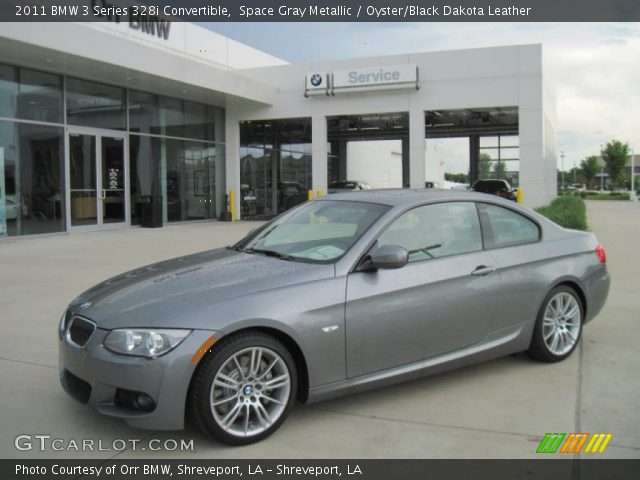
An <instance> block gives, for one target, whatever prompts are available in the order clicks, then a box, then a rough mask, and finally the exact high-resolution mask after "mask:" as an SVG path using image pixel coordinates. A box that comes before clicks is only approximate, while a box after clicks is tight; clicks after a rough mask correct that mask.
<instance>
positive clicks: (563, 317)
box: [529, 285, 583, 362]
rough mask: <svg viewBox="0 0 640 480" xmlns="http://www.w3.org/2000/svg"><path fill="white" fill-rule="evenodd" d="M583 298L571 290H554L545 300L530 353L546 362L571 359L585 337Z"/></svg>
mask: <svg viewBox="0 0 640 480" xmlns="http://www.w3.org/2000/svg"><path fill="white" fill-rule="evenodd" d="M582 317H583V311H582V304H581V302H580V298H579V297H578V295H577V294H576V292H575V290H573V289H572V288H571V287H568V286H565V285H562V286H560V287H556V288H554V289H553V290H552V291H551V292H550V293H549V295H547V297H546V298H545V300H544V302H543V304H542V308H541V309H540V313H539V314H538V319H537V321H536V326H535V330H534V333H533V339H532V342H531V348H530V349H529V353H530V354H531V355H532V356H533V357H535V358H537V359H538V360H543V361H546V362H557V361H559V360H563V359H565V358H566V357H568V356H569V355H570V354H571V352H572V351H573V350H574V349H575V348H576V345H577V344H578V341H579V340H580V334H581V333H582V320H583V318H582Z"/></svg>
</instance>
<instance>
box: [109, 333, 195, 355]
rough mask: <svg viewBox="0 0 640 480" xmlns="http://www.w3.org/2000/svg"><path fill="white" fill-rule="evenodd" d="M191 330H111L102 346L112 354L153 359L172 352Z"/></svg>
mask: <svg viewBox="0 0 640 480" xmlns="http://www.w3.org/2000/svg"><path fill="white" fill-rule="evenodd" d="M190 333H191V330H174V329H150V328H149V329H147V328H123V329H118V330H112V331H111V333H109V335H107V338H105V339H104V346H105V347H106V348H107V349H108V350H111V351H112V352H114V353H120V354H122V355H135V356H138V357H147V358H154V357H158V356H160V355H164V354H165V353H167V352H169V351H171V350H173V349H174V348H175V347H177V346H178V345H179V344H180V342H182V341H183V340H184V339H185V338H187V336H188V335H189V334H190Z"/></svg>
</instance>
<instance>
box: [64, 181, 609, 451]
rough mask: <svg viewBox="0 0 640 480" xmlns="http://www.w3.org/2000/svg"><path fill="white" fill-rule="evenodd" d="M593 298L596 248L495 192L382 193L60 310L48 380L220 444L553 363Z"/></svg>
mask: <svg viewBox="0 0 640 480" xmlns="http://www.w3.org/2000/svg"><path fill="white" fill-rule="evenodd" d="M608 291H609V274H608V273H607V268H606V255H605V251H604V249H603V248H602V246H601V245H599V244H598V242H597V240H596V238H595V237H594V235H592V234H590V233H585V232H579V231H573V230H567V229H564V228H561V227H559V226H558V225H556V224H555V223H553V222H551V221H549V220H547V219H545V218H543V217H542V216H540V215H538V214H536V213H535V212H533V211H531V210H529V209H527V208H523V207H521V206H519V205H516V204H514V203H513V202H509V201H507V200H503V199H500V198H498V197H495V196H491V195H487V194H482V193H473V192H459V191H434V190H429V191H415V190H386V191H367V192H357V193H341V194H334V195H331V196H329V197H327V198H325V199H322V200H317V201H313V202H310V203H306V204H303V205H301V206H299V207H296V208H294V209H292V210H290V211H288V212H286V213H284V214H282V215H281V216H279V217H277V218H276V219H274V220H273V221H271V222H270V223H267V224H265V225H264V226H262V227H261V228H260V229H258V230H256V231H254V232H252V233H250V234H249V235H248V236H247V237H246V238H244V239H243V240H241V241H240V242H239V243H237V244H236V245H233V246H231V247H228V248H222V249H216V250H211V251H205V252H202V253H197V254H194V255H189V256H186V257H181V258H175V259H172V260H167V261H164V262H160V263H156V264H153V265H149V266H147V267H143V268H139V269H136V270H133V271H130V272H128V273H124V274H122V275H119V276H117V277H114V278H112V279H110V280H107V281H105V282H103V283H101V284H99V285H96V286H95V287H93V288H91V289H90V290H88V291H86V292H85V293H83V294H82V295H80V296H79V297H78V298H77V299H75V300H74V301H73V302H72V303H71V304H70V305H69V308H68V310H67V311H66V312H65V313H64V315H63V316H62V318H61V320H60V326H59V332H58V334H59V345H60V376H61V381H62V385H63V386H64V388H65V390H66V391H67V392H68V393H69V394H70V395H71V396H72V397H73V398H75V399H76V400H79V401H80V402H82V403H85V404H88V405H91V406H93V407H95V408H96V409H98V410H99V411H100V412H102V413H104V414H107V415H112V416H115V417H120V418H123V419H125V420H126V421H127V422H128V423H129V424H131V425H133V426H136V427H142V428H153V429H180V428H183V426H184V422H185V416H186V415H187V414H190V415H191V416H192V418H193V419H194V420H195V423H197V424H198V425H199V426H200V427H201V428H202V429H203V430H204V431H205V432H207V433H209V434H210V435H212V436H213V437H215V438H217V439H219V440H222V441H224V442H228V443H232V444H246V443H251V442H255V441H258V440H261V439H263V438H265V437H267V436H268V435H270V434H272V433H273V432H274V431H275V430H277V429H278V427H280V425H281V424H282V422H283V421H284V420H285V418H286V416H287V414H288V412H289V410H290V408H291V406H292V404H293V402H294V401H295V400H296V399H298V400H300V401H302V402H317V401H320V400H324V399H328V398H331V397H335V396H338V395H342V394H346V393H351V392H356V391H360V390H363V389H366V388H372V387H378V386H383V385H388V384H391V383H395V382H399V381H402V380H407V379H413V378H416V377H419V376H423V375H427V374H432V373H436V372H441V371H444V370H448V369H452V368H455V367H459V366H462V365H467V364H470V363H473V362H479V361H483V360H488V359H491V358H495V357H499V356H502V355H507V354H510V353H514V352H519V351H528V352H529V354H530V355H531V356H532V357H534V358H535V359H538V360H541V361H544V362H556V361H559V360H563V359H564V358H566V357H568V356H569V355H570V354H571V352H573V350H574V349H575V348H576V345H577V344H578V342H579V341H580V335H581V332H582V328H583V327H584V325H585V324H586V323H587V322H589V321H590V320H591V319H593V318H594V317H595V316H596V315H597V314H598V313H599V312H600V310H601V309H602V307H603V304H604V302H605V300H606V298H607V294H608Z"/></svg>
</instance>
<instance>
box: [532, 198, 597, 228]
mask: <svg viewBox="0 0 640 480" xmlns="http://www.w3.org/2000/svg"><path fill="white" fill-rule="evenodd" d="M536 212H538V213H539V214H540V215H543V216H545V217H547V218H548V219H549V220H551V221H552V222H555V223H557V224H558V225H560V226H562V227H565V228H574V229H576V230H586V229H587V206H586V204H585V203H584V200H582V198H580V197H578V196H569V195H565V196H562V197H558V198H556V199H555V200H554V201H553V202H551V204H549V205H546V206H544V207H540V208H536Z"/></svg>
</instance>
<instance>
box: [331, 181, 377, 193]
mask: <svg viewBox="0 0 640 480" xmlns="http://www.w3.org/2000/svg"><path fill="white" fill-rule="evenodd" d="M370 188H371V187H369V184H368V183H367V182H361V181H360V180H340V181H337V182H331V183H330V184H329V186H328V187H327V192H328V193H338V192H357V191H359V190H369V189H370Z"/></svg>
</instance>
